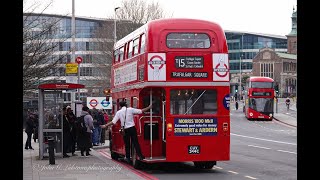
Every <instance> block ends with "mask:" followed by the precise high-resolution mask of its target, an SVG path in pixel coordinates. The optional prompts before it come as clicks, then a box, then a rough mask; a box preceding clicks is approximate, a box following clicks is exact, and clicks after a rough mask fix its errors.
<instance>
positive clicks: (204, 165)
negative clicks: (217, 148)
mask: <svg viewBox="0 0 320 180" xmlns="http://www.w3.org/2000/svg"><path fill="white" fill-rule="evenodd" d="M193 164H194V166H195V167H196V168H198V169H212V168H213V166H214V165H216V164H217V162H216V161H207V162H193Z"/></svg>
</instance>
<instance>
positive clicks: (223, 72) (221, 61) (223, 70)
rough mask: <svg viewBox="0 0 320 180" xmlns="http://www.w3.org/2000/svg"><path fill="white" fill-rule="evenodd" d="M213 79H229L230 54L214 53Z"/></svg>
mask: <svg viewBox="0 0 320 180" xmlns="http://www.w3.org/2000/svg"><path fill="white" fill-rule="evenodd" d="M212 60H213V80H214V81H229V60H228V54H221V53H219V54H212Z"/></svg>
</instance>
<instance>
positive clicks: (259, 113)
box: [243, 76, 275, 120]
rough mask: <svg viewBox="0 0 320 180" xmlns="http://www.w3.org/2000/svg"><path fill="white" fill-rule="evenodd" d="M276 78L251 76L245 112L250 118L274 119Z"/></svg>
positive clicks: (248, 83)
mask: <svg viewBox="0 0 320 180" xmlns="http://www.w3.org/2000/svg"><path fill="white" fill-rule="evenodd" d="M274 93H275V92H274V80H273V79H272V78H269V77H259V76H256V77H249V78H248V79H247V81H246V86H245V93H244V107H243V110H244V113H245V116H246V118H247V119H248V120H251V119H261V120H266V119H267V120H272V117H273V112H274V111H273V105H274V97H275V96H274Z"/></svg>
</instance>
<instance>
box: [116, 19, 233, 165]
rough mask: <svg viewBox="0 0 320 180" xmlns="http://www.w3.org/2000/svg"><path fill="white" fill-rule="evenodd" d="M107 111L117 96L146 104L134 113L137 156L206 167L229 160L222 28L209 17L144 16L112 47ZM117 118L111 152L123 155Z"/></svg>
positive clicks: (132, 103)
mask: <svg viewBox="0 0 320 180" xmlns="http://www.w3.org/2000/svg"><path fill="white" fill-rule="evenodd" d="M113 53H114V56H113V63H112V71H111V74H112V75H111V96H112V98H113V101H114V103H113V114H114V113H115V112H116V111H117V110H119V105H118V103H119V102H120V101H126V102H127V104H128V106H131V107H133V108H144V107H146V106H148V105H149V104H150V103H152V102H154V103H153V108H152V109H150V111H148V112H145V113H144V114H140V115H135V116H134V122H135V126H136V128H137V134H138V141H139V143H140V146H141V150H142V153H143V155H144V156H145V157H146V158H145V159H144V160H142V161H139V160H137V159H136V154H135V150H134V148H131V151H132V152H131V155H132V162H133V166H134V167H135V168H139V166H140V165H141V164H144V163H156V162H194V165H195V166H196V167H198V168H203V169H211V168H212V167H213V166H214V165H216V162H217V161H228V160H229V159H230V111H229V103H230V102H229V101H230V98H229V93H230V90H229V89H230V82H229V60H228V48H227V43H226V38H225V34H224V31H223V29H222V28H221V27H220V25H218V24H217V23H214V22H209V21H204V20H195V19H161V20H154V21H150V22H148V23H146V24H145V25H143V26H142V27H140V28H138V29H137V30H135V31H133V32H132V33H130V34H128V35H127V36H125V37H124V38H122V39H120V40H119V41H118V42H117V43H116V44H115V46H114V52H113ZM119 129H120V121H118V122H117V123H116V124H115V125H113V126H112V130H111V134H110V137H111V139H110V152H111V156H112V158H113V159H118V158H119V157H121V156H124V155H125V147H124V142H123V139H122V136H121V135H120V134H119Z"/></svg>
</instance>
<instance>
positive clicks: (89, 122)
mask: <svg viewBox="0 0 320 180" xmlns="http://www.w3.org/2000/svg"><path fill="white" fill-rule="evenodd" d="M89 112H90V110H89V108H88V107H87V106H83V107H82V112H81V116H80V117H79V119H81V117H83V120H84V125H85V126H86V128H87V131H86V132H84V133H82V132H81V130H80V129H78V142H77V145H78V147H79V149H80V151H81V156H82V157H84V152H86V156H90V155H91V154H90V153H89V151H90V148H91V147H92V130H93V118H92V116H91V114H90V113H89ZM78 123H79V122H78Z"/></svg>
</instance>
